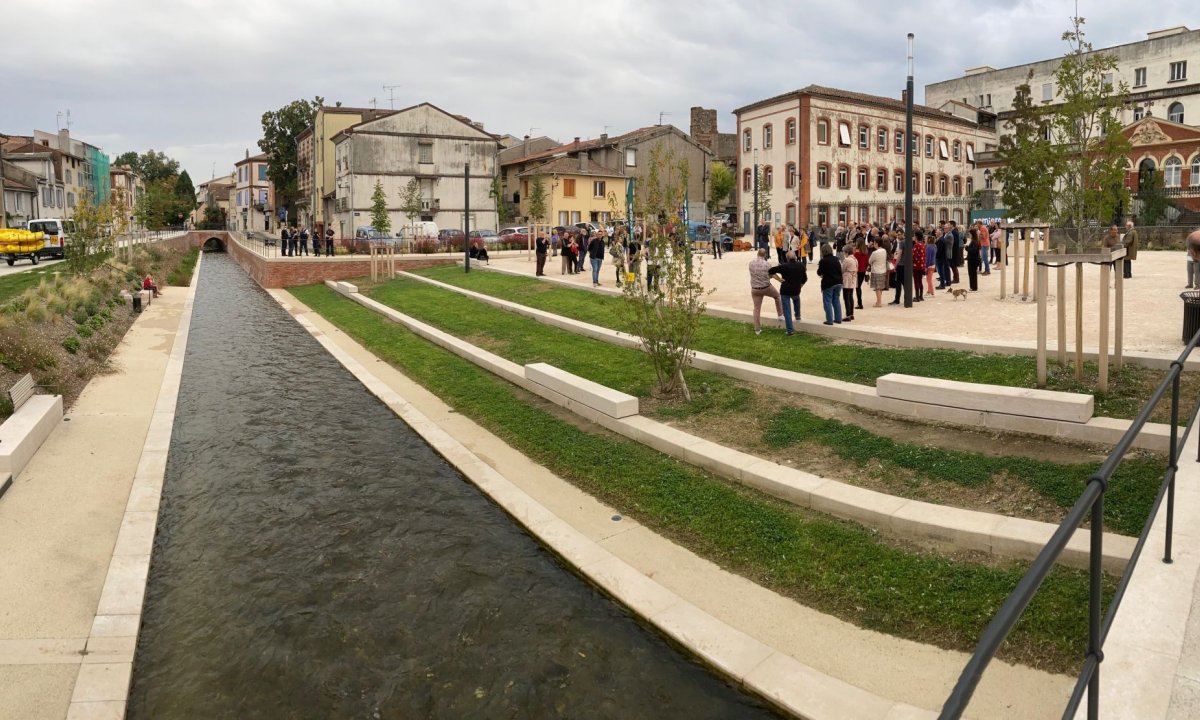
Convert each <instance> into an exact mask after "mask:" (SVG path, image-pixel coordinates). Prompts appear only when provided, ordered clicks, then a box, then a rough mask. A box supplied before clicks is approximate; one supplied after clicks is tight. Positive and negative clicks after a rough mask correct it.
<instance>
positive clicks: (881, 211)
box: [875, 206, 887, 226]
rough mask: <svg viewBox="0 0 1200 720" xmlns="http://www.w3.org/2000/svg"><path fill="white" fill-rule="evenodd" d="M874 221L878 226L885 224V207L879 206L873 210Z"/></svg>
mask: <svg viewBox="0 0 1200 720" xmlns="http://www.w3.org/2000/svg"><path fill="white" fill-rule="evenodd" d="M875 222H877V223H879V224H880V226H883V225H887V208H886V207H883V206H880V207H878V208H876V210H875Z"/></svg>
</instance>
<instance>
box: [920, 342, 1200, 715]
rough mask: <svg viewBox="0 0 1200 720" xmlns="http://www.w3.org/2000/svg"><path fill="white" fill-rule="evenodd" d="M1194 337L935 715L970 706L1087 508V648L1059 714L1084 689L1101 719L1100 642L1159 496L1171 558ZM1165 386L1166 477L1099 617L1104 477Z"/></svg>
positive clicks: (1199, 409)
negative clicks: (1186, 375)
mask: <svg viewBox="0 0 1200 720" xmlns="http://www.w3.org/2000/svg"><path fill="white" fill-rule="evenodd" d="M1198 343H1200V332H1197V333H1196V334H1195V335H1193V336H1192V339H1191V341H1190V342H1188V344H1187V347H1186V348H1184V350H1183V352H1182V353H1181V354H1180V356H1179V358H1178V359H1177V360H1175V361H1174V362H1172V363H1171V369H1170V371H1169V372H1168V373H1167V375H1166V376H1165V377H1164V378H1163V380H1162V382H1161V383H1159V385H1158V387H1157V388H1156V389H1155V391H1154V394H1152V395H1151V396H1150V399H1149V400H1148V401H1147V402H1146V404H1145V406H1143V407H1142V409H1141V411H1140V412H1139V413H1138V415H1137V417H1136V418H1135V419H1134V421H1133V422H1132V423H1131V424H1130V425H1129V429H1128V430H1127V431H1126V432H1125V434H1124V435H1123V436H1122V437H1121V440H1120V441H1119V442H1118V443H1117V444H1116V447H1114V448H1113V450H1112V452H1111V453H1110V454H1109V456H1108V457H1107V458H1105V460H1104V462H1103V463H1101V464H1100V468H1099V469H1098V470H1097V471H1096V472H1095V473H1093V474H1092V476H1091V477H1090V478H1088V482H1087V486H1086V487H1085V488H1084V489H1083V492H1082V493H1081V494H1080V496H1079V499H1078V500H1076V501H1075V504H1074V505H1073V506H1072V507H1071V510H1070V511H1069V512H1068V513H1067V515H1066V517H1065V518H1063V521H1062V522H1061V523H1060V524H1059V526H1058V528H1057V529H1056V530H1055V531H1054V534H1053V535H1052V536H1051V537H1050V540H1049V542H1047V543H1046V545H1045V547H1043V548H1042V551H1041V552H1040V553H1038V556H1037V558H1036V559H1034V561H1033V564H1031V565H1030V566H1029V570H1027V571H1026V572H1025V575H1024V576H1022V577H1021V580H1020V581H1019V582H1018V583H1017V586H1016V588H1014V589H1013V591H1012V593H1011V594H1010V595H1009V596H1008V598H1007V599H1006V600H1005V601H1004V604H1003V605H1001V606H1000V609H999V610H998V611H996V614H995V615H994V616H993V617H992V621H991V622H990V623H988V626H987V628H986V629H985V630H984V631H983V635H982V636H980V638H979V643H978V644H977V645H976V646H975V652H974V653H972V655H971V658H970V659H969V660H968V661H967V664H966V666H965V667H964V668H963V671H962V673H961V674H960V675H959V678H958V682H957V683H955V685H954V689H953V690H952V691H951V693H950V696H949V697H948V698H946V703H945V704H944V705H943V706H942V712H941V714H940V715H938V718H939V719H940V720H957V718H960V717H962V714H963V712H965V711H966V709H967V705H968V704H969V703H970V702H971V697H972V696H973V695H974V693H975V688H976V687H977V686H978V685H979V681H980V679H982V677H983V672H984V670H986V669H987V666H988V664H989V663H991V661H992V658H994V657H995V655H996V652H997V651H998V650H999V648H1000V645H1001V644H1002V643H1003V642H1004V640H1005V638H1007V637H1008V634H1009V632H1011V631H1012V629H1013V626H1015V625H1016V624H1017V622H1018V621H1019V620H1020V619H1021V616H1022V615H1023V614H1024V612H1025V608H1026V607H1027V606H1028V605H1029V603H1030V602H1031V601H1032V600H1033V597H1034V596H1035V595H1036V594H1037V591H1038V589H1039V588H1040V587H1041V584H1042V581H1043V580H1045V579H1046V576H1047V575H1049V574H1050V571H1051V570H1052V569H1053V568H1054V566H1055V563H1056V561H1057V560H1058V557H1059V556H1060V555H1061V554H1062V552H1063V550H1064V549H1065V548H1066V546H1067V542H1068V541H1069V540H1070V539H1071V536H1072V535H1074V534H1075V530H1076V528H1078V527H1079V524H1080V523H1081V522H1082V521H1083V519H1084V517H1085V516H1087V515H1090V516H1091V526H1090V528H1089V531H1090V537H1091V546H1090V550H1089V554H1088V575H1089V577H1088V580H1089V588H1088V649H1087V653H1086V655H1085V656H1084V662H1083V666H1082V668H1081V669H1080V673H1079V676H1078V678H1077V679H1076V682H1075V687H1074V688H1073V689H1072V691H1071V697H1070V699H1069V700H1068V702H1067V707H1066V709H1065V711H1064V712H1063V715H1062V716H1063V718H1064V719H1066V718H1072V717H1074V715H1075V713H1076V712H1077V711H1078V709H1079V705H1080V704H1081V703H1082V701H1083V692H1084V690H1085V689H1086V690H1087V691H1088V693H1087V698H1088V719H1089V720H1097V718H1099V714H1100V665H1101V663H1102V662H1103V661H1104V650H1103V648H1104V641H1105V639H1106V638H1107V637H1108V631H1109V629H1110V628H1111V627H1112V624H1113V621H1114V620H1115V618H1116V614H1117V610H1118V609H1119V608H1120V606H1121V601H1122V600H1123V599H1124V597H1125V590H1126V589H1127V588H1128V587H1129V582H1130V578H1131V577H1132V575H1133V571H1134V569H1135V568H1136V567H1137V563H1138V560H1139V559H1140V558H1141V555H1142V549H1143V548H1144V547H1145V545H1146V538H1147V537H1148V536H1149V534H1150V529H1151V527H1152V526H1153V525H1154V518H1155V517H1156V516H1157V515H1158V510H1159V508H1160V507H1161V506H1162V501H1163V498H1164V497H1165V498H1166V500H1167V516H1166V521H1167V523H1166V529H1165V530H1166V547H1165V549H1164V553H1163V555H1164V556H1163V562H1164V563H1170V562H1171V561H1172V559H1171V549H1172V548H1171V541H1172V535H1173V533H1174V523H1175V475H1176V473H1177V472H1178V470H1179V456H1180V454H1181V453H1182V448H1183V446H1184V445H1185V444H1186V443H1187V438H1188V435H1190V434H1191V431H1192V427H1193V425H1194V420H1195V418H1196V415H1197V413H1200V401H1197V403H1196V404H1195V405H1194V406H1193V408H1192V412H1191V414H1190V415H1188V425H1187V427H1186V429H1185V430H1184V433H1183V437H1182V438H1181V437H1180V436H1179V385H1180V379H1179V378H1180V374H1181V373H1182V372H1183V365H1184V362H1185V361H1186V360H1187V358H1188V356H1189V355H1190V354H1191V353H1192V351H1193V350H1195V349H1196V345H1197V344H1198ZM1168 389H1170V391H1171V438H1170V450H1169V453H1168V457H1167V467H1166V470H1165V471H1164V473H1163V481H1162V483H1161V484H1160V485H1159V488H1158V493H1157V495H1156V496H1155V499H1154V505H1153V506H1152V507H1151V508H1150V512H1149V514H1148V516H1147V518H1146V521H1145V523H1144V524H1143V525H1142V532H1141V534H1140V535H1139V536H1138V540H1137V544H1136V545H1135V546H1134V550H1133V553H1132V554H1131V555H1130V558H1129V562H1128V563H1127V564H1126V565H1125V569H1124V572H1123V573H1122V575H1121V580H1120V582H1118V584H1117V588H1116V591H1115V592H1114V594H1113V597H1112V600H1111V601H1110V602H1109V605H1108V611H1107V612H1106V613H1105V614H1104V617H1103V618H1101V612H1100V605H1101V600H1102V598H1101V579H1102V572H1103V568H1102V566H1101V562H1102V559H1103V549H1104V547H1103V543H1104V493H1105V491H1106V490H1107V489H1108V484H1109V479H1110V478H1111V477H1112V474H1113V472H1115V471H1116V469H1117V466H1118V465H1120V464H1121V461H1122V460H1123V459H1124V457H1125V454H1126V453H1127V452H1128V451H1129V449H1130V448H1131V447H1132V446H1133V441H1134V440H1135V439H1136V438H1137V436H1138V434H1139V433H1141V431H1142V429H1143V428H1144V426H1145V425H1146V423H1147V422H1148V421H1149V419H1150V415H1151V413H1153V412H1154V408H1155V407H1156V406H1157V405H1158V403H1159V402H1160V401H1161V400H1162V398H1163V396H1164V395H1165V394H1166V393H1167V390H1168ZM1196 461H1197V462H1200V453H1198V456H1197V458H1196Z"/></svg>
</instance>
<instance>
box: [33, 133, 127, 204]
mask: <svg viewBox="0 0 1200 720" xmlns="http://www.w3.org/2000/svg"><path fill="white" fill-rule="evenodd" d="M33 140H34V142H35V143H37V144H39V145H41V146H43V147H50V148H54V149H56V150H58V151H59V152H61V153H63V154H64V155H66V156H70V158H71V163H70V167H64V177H63V184H64V185H65V186H66V189H67V190H66V191H67V193H68V200H67V207H69V208H74V206H75V202H78V201H80V200H82V199H83V197H84V196H85V195H86V196H90V197H91V198H92V200H93V202H96V203H104V202H108V194H109V191H110V185H109V182H110V178H109V167H108V155H107V154H105V153H104V151H103V150H101V149H100V148H98V147H96V146H95V145H92V144H91V143H87V142H84V141H82V140H78V139H75V138H72V137H71V132H70V130H59V131H58V132H57V133H49V132H45V131H43V130H34V131H33ZM71 195H73V196H74V202H73V201H72V200H71V198H70V196H71Z"/></svg>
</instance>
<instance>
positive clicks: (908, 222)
mask: <svg viewBox="0 0 1200 720" xmlns="http://www.w3.org/2000/svg"><path fill="white" fill-rule="evenodd" d="M904 131H905V138H907V142H906V145H912V144H913V139H912V136H913V34H912V33H909V34H908V85H907V87H906V90H905V93H904ZM905 150H906V152H905V153H904V215H905V218H904V220H905V222H904V249H903V251H902V254H901V256H900V264H901V265H903V266H904V267H905V269H906V270H905V273H904V307H906V308H910V307H912V297H913V280H914V278H913V256H912V253H913V199H912V173H913V148H912V147H906V148H905Z"/></svg>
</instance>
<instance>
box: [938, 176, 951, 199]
mask: <svg viewBox="0 0 1200 720" xmlns="http://www.w3.org/2000/svg"><path fill="white" fill-rule="evenodd" d="M948 185H949V183H947V182H946V176H945V175H941V176H939V177H938V194H939V195H948V194H949V187H948Z"/></svg>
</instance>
